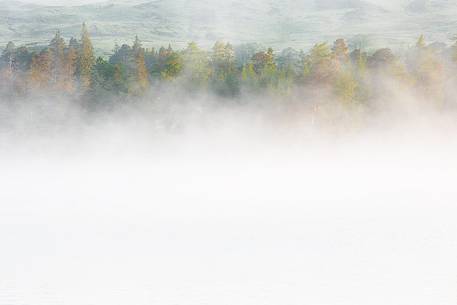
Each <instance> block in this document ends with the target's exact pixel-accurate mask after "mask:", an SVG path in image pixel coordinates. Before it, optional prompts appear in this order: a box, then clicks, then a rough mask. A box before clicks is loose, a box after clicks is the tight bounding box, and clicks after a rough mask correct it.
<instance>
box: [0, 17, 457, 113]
mask: <svg viewBox="0 0 457 305" xmlns="http://www.w3.org/2000/svg"><path fill="white" fill-rule="evenodd" d="M456 62H457V45H455V46H452V47H447V46H446V45H444V44H439V43H433V44H427V43H426V42H425V38H424V37H423V36H420V38H419V39H418V41H417V44H416V45H415V46H414V47H411V48H410V49H408V50H406V51H405V52H404V53H403V54H401V56H397V55H395V54H394V53H393V52H392V51H391V50H390V49H388V48H384V49H379V50H377V51H374V52H372V53H367V52H365V51H363V50H361V49H353V50H350V49H349V47H348V45H347V44H346V41H345V40H344V39H338V40H336V41H335V42H334V43H333V44H332V45H328V44H327V43H319V44H316V45H315V46H314V47H313V48H312V49H311V50H309V51H308V52H304V51H297V50H295V49H292V48H288V49H285V50H282V51H280V52H275V51H274V50H273V49H271V48H267V49H263V48H262V47H260V46H259V45H257V44H244V45H240V46H237V47H234V46H232V45H231V44H229V43H224V42H216V43H215V45H214V47H213V48H212V49H211V50H210V51H206V50H204V49H202V48H200V47H199V46H198V45H197V44H196V43H193V42H192V43H189V45H188V46H187V47H186V48H185V49H183V50H174V49H173V48H172V47H171V46H168V47H161V48H160V49H158V50H156V49H146V48H144V47H143V46H142V44H141V41H140V40H139V39H138V37H136V38H135V40H134V43H133V45H131V46H130V45H127V44H123V45H122V46H118V45H116V46H115V48H114V50H113V52H112V55H111V56H109V58H103V57H98V58H96V57H95V55H94V48H93V45H92V42H91V39H90V36H89V32H88V29H87V27H86V25H85V24H84V25H83V27H82V34H81V37H80V39H75V38H71V39H70V40H69V41H68V43H67V42H66V41H65V40H64V38H63V37H61V34H60V33H59V32H57V33H56V35H55V37H54V38H53V39H52V40H51V41H50V43H49V45H48V46H46V47H40V48H38V47H34V48H27V47H25V46H19V47H17V46H15V45H14V44H13V43H12V42H10V43H8V45H7V46H6V48H5V49H4V50H3V52H2V55H1V58H0V86H1V88H0V90H1V91H2V92H3V96H4V97H5V96H8V94H9V95H10V96H11V95H13V96H17V95H21V94H27V93H28V92H36V91H39V90H41V91H44V92H55V93H59V94H65V95H68V96H77V97H78V98H80V97H84V98H87V99H88V100H90V99H93V100H98V99H103V98H110V97H113V96H118V97H119V96H125V97H128V96H143V95H145V94H154V90H156V89H157V88H159V87H160V86H162V85H167V88H179V89H180V90H185V91H186V92H187V91H188V92H202V91H208V92H211V93H214V94H216V95H220V96H223V97H237V96H240V95H241V94H242V93H245V92H247V93H251V94H265V93H268V94H277V95H280V96H287V95H289V94H292V93H297V92H298V93H299V94H301V95H306V94H307V92H309V94H312V92H315V91H319V92H326V93H328V94H329V95H330V96H331V97H332V98H333V99H334V100H336V101H339V102H341V103H342V104H343V105H358V104H364V103H369V102H370V101H372V100H374V99H376V98H377V97H378V96H380V95H381V94H383V93H385V92H386V90H387V88H389V86H395V87H400V88H408V89H412V91H413V92H415V93H416V94H418V95H421V96H423V97H424V98H429V99H431V100H433V101H436V103H437V104H442V103H443V102H444V101H445V100H446V98H447V97H446V90H445V86H446V85H447V84H448V82H449V81H450V80H453V75H454V74H455V71H457V69H456V68H455V63H456Z"/></svg>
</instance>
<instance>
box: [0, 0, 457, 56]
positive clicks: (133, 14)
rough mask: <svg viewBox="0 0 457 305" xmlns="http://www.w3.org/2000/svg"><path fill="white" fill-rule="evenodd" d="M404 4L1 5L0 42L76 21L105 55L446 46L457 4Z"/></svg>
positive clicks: (344, 0) (324, 0)
mask: <svg viewBox="0 0 457 305" xmlns="http://www.w3.org/2000/svg"><path fill="white" fill-rule="evenodd" d="M406 1H407V2H405V3H404V4H401V5H395V6H392V5H390V6H388V5H383V4H376V2H377V1H371V0H370V1H368V0H366V1H364V0H316V1H314V0H304V1H296V0H249V1H246V0H244V1H243V0H227V1H217V0H143V1H141V0H133V1H127V0H111V1H106V2H104V3H99V4H91V5H79V6H44V5H33V4H25V3H21V2H20V1H16V0H2V6H0V44H2V45H3V44H5V43H6V42H7V41H9V40H12V41H14V42H16V43H19V44H21V43H32V42H39V43H47V42H48V41H49V40H50V39H51V37H52V36H53V34H54V33H55V31H56V30H58V29H59V30H61V32H62V34H63V35H64V36H65V37H68V38H69V37H71V36H78V35H79V31H80V27H81V23H82V22H84V21H86V22H87V23H88V24H89V27H90V31H91V35H92V37H93V39H94V43H95V45H96V46H97V47H98V48H99V49H102V50H105V51H110V50H111V49H112V47H113V44H114V42H117V43H119V44H121V43H124V42H131V41H132V39H133V37H134V35H136V34H138V35H139V36H140V38H141V39H142V40H143V42H144V44H145V45H146V46H159V45H166V44H168V43H169V42H171V43H172V44H173V45H175V46H179V47H181V46H184V45H185V44H187V43H188V42H189V41H196V42H198V43H199V44H201V45H202V46H205V47H210V46H211V45H212V43H214V41H216V40H219V39H220V40H229V41H231V42H233V43H235V44H239V43H244V42H254V41H255V42H259V43H261V44H264V45H269V46H273V47H275V48H284V47H289V46H292V47H295V48H308V47H310V46H311V45H312V44H314V43H316V42H318V41H329V42H331V41H332V40H334V39H336V38H339V37H345V38H349V39H351V38H352V37H362V36H363V37H369V44H370V45H371V46H372V47H375V46H377V45H381V44H389V45H392V46H394V47H395V46H406V45H411V44H413V43H414V41H415V40H416V38H417V37H418V36H419V35H420V34H425V35H426V37H427V38H428V39H429V40H433V41H442V42H449V41H448V39H449V38H450V37H452V36H453V35H454V34H455V33H456V32H457V0H430V1H426V0H412V1H409V0H406ZM297 2H299V3H297ZM392 3H393V2H392ZM367 41H368V40H367Z"/></svg>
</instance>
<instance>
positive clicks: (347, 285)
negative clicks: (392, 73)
mask: <svg viewBox="0 0 457 305" xmlns="http://www.w3.org/2000/svg"><path fill="white" fill-rule="evenodd" d="M197 108H198V107H197ZM175 110H176V109H175ZM179 111H182V112H185V111H184V110H182V109H177V110H176V111H174V112H173V115H175V116H177V117H178V118H179V119H178V120H177V121H181V119H182V115H181V114H180V112H179ZM192 113H193V114H192V115H186V116H185V117H186V124H185V125H187V126H189V125H192V126H193V127H192V128H181V127H176V128H175V127H173V126H175V125H176V124H175V123H176V120H174V119H171V118H170V117H169V115H167V116H166V118H167V119H166V120H164V119H160V120H159V119H157V120H155V119H151V120H149V121H148V120H143V118H142V117H141V116H140V117H138V118H137V119H134V118H136V116H132V117H130V118H125V119H124V120H122V119H120V118H119V117H122V115H119V117H116V119H115V120H109V119H107V120H103V119H101V120H100V122H102V123H100V122H98V123H91V124H88V125H87V126H86V125H82V124H75V125H71V127H68V126H66V125H65V124H62V125H54V128H49V126H48V125H47V124H43V125H40V124H38V123H37V121H36V120H34V119H31V118H30V112H24V117H22V119H21V120H22V121H23V122H25V123H24V124H23V125H21V124H16V125H15V126H14V128H12V129H11V130H9V131H8V132H2V142H1V158H0V167H1V168H2V174H1V175H0V186H1V191H0V228H1V229H0V241H1V245H2V246H1V252H0V304H2V305H3V304H4V305H6V304H14V305H19V304H33V305H52V304H69V305H73V304H74V305H84V304H87V305H117V304H119V305H121V304H122V305H124V304H128V305H130V304H136V305H142V304H161V305H176V304H192V305H193V304H236V305H243V304H246V305H251V304H255V305H257V304H263V305H270V304H271V305H278V304H297V305H298V304H300V305H302V304H350V305H355V304H360V305H362V304H363V305H365V304H383V305H385V304H416V305H421V304H424V305H425V304H427V305H428V304H430V305H437V304H455V284H456V274H457V259H456V257H457V222H456V221H455V216H456V215H457V207H456V202H457V191H456V189H455V181H457V159H456V158H455V156H456V155H457V143H456V140H455V139H452V137H449V135H452V134H453V130H455V129H453V128H454V127H453V124H451V123H449V122H450V121H452V120H451V119H449V118H447V119H445V118H443V117H439V118H437V119H436V118H433V119H431V118H421V120H416V121H414V122H413V123H411V122H408V123H407V124H404V125H403V126H398V125H395V126H392V125H390V126H389V123H386V122H384V124H381V123H378V124H377V125H376V124H374V125H376V126H377V127H375V128H374V129H373V130H369V131H366V132H358V133H357V134H356V135H354V134H353V135H351V136H342V137H337V136H329V135H328V134H327V133H322V134H319V133H317V132H315V131H312V130H313V129H312V128H310V127H306V126H305V127H303V128H300V129H287V128H274V124H272V125H270V127H269V128H267V127H266V126H267V125H268V124H267V123H266V121H268V120H264V119H263V118H259V116H257V115H255V114H252V113H251V112H249V113H250V114H246V113H244V112H243V111H242V109H241V110H224V111H221V112H217V111H216V112H213V113H211V114H210V115H208V116H205V115H201V111H196V112H192ZM195 113H197V115H196V114H195ZM198 113H200V115H198ZM243 113H244V114H243ZM65 117H66V115H62V116H61V117H60V118H65ZM146 117H147V116H146ZM209 117H211V118H212V119H209ZM27 118H28V119H27ZM38 121H39V120H38ZM4 122H5V121H3V123H4ZM119 122H121V123H119ZM164 122H165V123H164ZM189 122H191V123H189ZM4 124H5V123H4ZM7 125H8V124H7ZM65 126H66V127H65ZM75 126H76V127H75ZM160 126H168V129H167V131H164V130H163V129H162V128H161V127H160ZM170 126H172V127H173V128H171V130H173V132H170V131H169V130H170ZM45 131H46V132H45ZM454 134H455V133H454Z"/></svg>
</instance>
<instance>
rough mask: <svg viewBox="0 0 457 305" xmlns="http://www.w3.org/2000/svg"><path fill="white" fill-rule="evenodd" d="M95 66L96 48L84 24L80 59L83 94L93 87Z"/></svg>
mask: <svg viewBox="0 0 457 305" xmlns="http://www.w3.org/2000/svg"><path fill="white" fill-rule="evenodd" d="M94 65H95V56H94V48H93V46H92V42H91V40H90V36H89V32H88V30H87V26H86V24H85V23H83V27H82V34H81V50H80V57H79V79H80V86H81V90H82V92H86V91H87V90H89V89H90V87H91V85H92V69H93V67H94Z"/></svg>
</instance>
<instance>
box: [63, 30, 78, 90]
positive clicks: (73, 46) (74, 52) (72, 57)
mask: <svg viewBox="0 0 457 305" xmlns="http://www.w3.org/2000/svg"><path fill="white" fill-rule="evenodd" d="M78 58H79V52H78V42H77V41H76V39H74V38H72V39H70V43H69V45H68V49H67V51H66V56H65V85H64V86H65V90H66V91H67V92H69V93H73V92H74V91H75V90H76V86H75V80H76V71H77V65H78Z"/></svg>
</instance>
